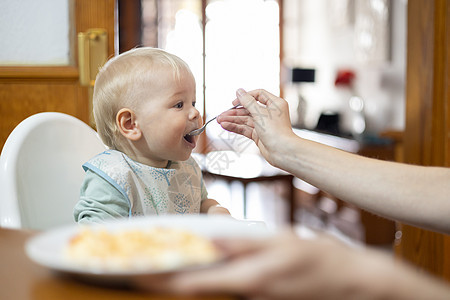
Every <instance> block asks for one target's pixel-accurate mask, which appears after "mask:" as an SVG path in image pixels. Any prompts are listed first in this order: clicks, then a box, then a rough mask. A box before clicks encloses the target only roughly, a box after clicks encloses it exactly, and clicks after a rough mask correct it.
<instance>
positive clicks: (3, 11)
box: [0, 0, 450, 275]
mask: <svg viewBox="0 0 450 300" xmlns="http://www.w3.org/2000/svg"><path fill="white" fill-rule="evenodd" d="M448 11H449V10H448V3H447V2H446V0H429V1H426V0H409V1H408V0H339V1H336V0H315V1H311V0H21V1H14V0H0V15H1V17H0V49H1V51H0V112H1V113H2V117H1V118H0V147H2V146H3V144H4V142H5V141H6V138H7V137H8V135H9V133H10V132H11V131H12V130H13V129H14V127H15V126H16V125H17V124H18V123H20V122H21V121H22V120H24V119H25V118H27V117H28V116H30V115H32V114H35V113H38V112H42V111H59V112H64V113H67V114H70V115H73V116H75V117H77V118H79V119H81V120H83V121H84V122H86V123H88V124H90V125H91V126H93V127H94V128H95V124H93V121H92V117H91V113H90V112H91V104H92V88H93V84H94V83H95V74H96V72H97V70H98V68H99V67H100V66H101V65H102V64H103V63H104V62H105V61H106V60H107V58H108V57H111V56H113V55H116V54H118V53H122V52H124V51H127V50H129V49H132V48H134V47H141V46H152V47H159V48H163V49H166V50H167V51H169V52H172V53H174V54H176V55H178V56H180V57H181V58H183V59H184V60H185V61H186V62H187V63H188V64H189V65H190V67H191V69H192V71H193V73H194V76H195V78H196V82H197V107H198V109H199V110H200V112H201V113H202V116H203V118H204V119H205V120H206V119H209V118H211V117H214V116H216V115H217V114H219V113H221V112H222V111H224V110H226V109H228V108H229V107H231V102H232V101H233V100H234V99H235V91H236V89H238V88H244V89H247V90H251V89H255V88H264V89H266V90H268V91H270V92H271V93H273V94H275V95H279V96H281V97H283V98H285V99H286V100H287V101H288V102H289V106H290V113H291V121H292V125H293V127H294V131H295V133H296V134H298V135H299V136H302V137H304V138H308V139H311V140H315V141H319V142H322V143H325V144H329V145H331V146H333V147H337V148H341V149H343V150H346V151H350V152H354V153H358V154H360V155H365V156H368V157H375V158H379V159H385V160H392V161H399V162H409V163H417V164H433V165H450V163H449V162H448V157H450V156H449V155H448V151H447V150H446V149H448V148H449V147H448V146H446V145H447V144H448V142H449V141H448V139H446V136H447V135H446V133H445V130H444V129H443V128H450V127H449V126H448V124H450V122H448V119H447V115H448V113H447V115H446V114H445V113H446V112H447V111H448V110H446V107H447V106H446V103H447V102H448V97H447V94H446V91H447V90H448V79H447V78H448V76H447V75H446V74H447V73H448V72H447V71H446V70H448V50H447V47H448V33H447V32H448V30H446V28H448V25H447V24H449V22H450V21H449V16H448V14H449V13H448ZM446 26H447V27H446ZM441 62H445V63H441ZM408 70H409V71H408ZM446 72H447V73H446ZM446 76H447V77H446ZM407 78H408V79H407ZM446 80H447V81H446ZM406 99H408V101H407V100H406ZM443 130H444V131H443ZM196 152H197V153H196V154H195V156H196V157H197V158H198V160H199V162H200V164H201V165H202V167H203V170H204V175H205V180H206V181H207V185H208V190H209V193H210V197H211V198H215V199H217V200H218V201H219V202H221V203H222V204H223V205H225V206H227V207H229V208H230V210H231V212H232V214H233V215H234V216H235V217H237V218H248V219H258V220H263V221H265V222H266V223H267V224H268V226H272V227H279V226H283V225H286V224H289V223H290V224H293V225H295V226H299V230H303V229H304V228H313V229H314V230H326V231H328V232H332V233H335V234H336V235H338V236H339V237H342V238H343V239H346V240H349V241H350V242H351V243H366V244H371V245H375V246H379V247H382V248H385V249H387V250H388V251H392V250H393V249H394V248H393V247H392V245H393V244H394V243H395V245H396V249H397V251H398V253H402V254H403V255H404V256H405V257H409V258H410V259H411V260H413V261H414V260H417V261H418V264H421V265H422V266H426V267H428V268H430V269H432V271H433V270H434V272H435V273H439V272H442V268H440V267H439V266H440V265H441V264H440V263H439V260H438V259H436V260H435V261H433V262H430V261H429V260H428V259H427V258H426V257H428V256H425V258H424V255H422V254H423V253H426V251H421V250H420V248H421V247H431V248H433V247H434V246H436V245H437V246H436V249H438V250H436V251H441V250H439V249H442V248H440V246H439V245H443V243H444V242H443V237H439V238H438V237H436V236H435V235H434V234H430V235H428V234H425V233H424V232H423V231H418V230H416V229H411V228H409V227H407V226H402V225H400V224H395V223H394V222H392V221H388V220H385V219H382V218H379V217H377V216H373V215H371V214H369V213H367V212H364V211H361V210H360V209H358V208H356V207H352V206H349V205H347V204H345V203H343V202H342V201H340V200H339V199H337V198H335V197H334V196H333V195H329V194H327V193H325V192H324V191H320V190H318V189H317V188H315V187H314V186H311V185H309V184H308V183H306V182H303V181H301V180H299V179H298V178H292V177H290V176H289V175H288V174H285V173H283V172H281V171H279V170H274V169H273V168H271V167H270V166H268V165H267V164H266V163H264V161H263V160H261V158H260V157H259V155H258V153H259V152H258V150H257V149H256V148H255V146H254V145H253V143H252V142H249V141H248V140H246V139H244V138H242V137H239V136H236V135H234V134H231V133H228V132H225V131H223V130H222V129H221V128H220V126H219V125H218V124H217V123H213V124H211V125H209V127H208V129H207V131H206V134H204V135H202V137H201V141H200V143H199V145H198V147H197V149H196ZM217 153H219V154H217ZM343 176H345V174H343ZM387 192H389V191H387ZM424 240H425V243H424V244H423V243H422V242H423V241H424ZM405 241H406V243H405ZM402 243H403V244H402ZM401 244H402V245H403V246H402V245H401ZM417 245H421V246H420V247H416V246H417ZM427 249H428V248H427ZM433 249H434V248H433ZM431 252H433V251H431ZM444 252H445V251H444ZM433 253H434V252H433ZM439 253H442V251H441V252H439ZM417 257H418V258H417ZM439 257H440V256H439ZM416 258H417V259H416ZM436 262H437V263H436ZM448 274H450V272H447V275H448Z"/></svg>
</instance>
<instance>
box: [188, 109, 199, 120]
mask: <svg viewBox="0 0 450 300" xmlns="http://www.w3.org/2000/svg"><path fill="white" fill-rule="evenodd" d="M199 118H200V112H199V111H198V110H197V109H196V108H195V107H192V109H191V111H190V112H189V119H191V120H195V119H199Z"/></svg>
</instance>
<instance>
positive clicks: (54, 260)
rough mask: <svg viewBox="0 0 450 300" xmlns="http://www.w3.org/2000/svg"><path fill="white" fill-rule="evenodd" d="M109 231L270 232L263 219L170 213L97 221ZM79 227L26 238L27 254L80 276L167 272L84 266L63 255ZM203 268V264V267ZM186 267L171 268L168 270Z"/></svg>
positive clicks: (253, 234) (255, 235) (235, 234)
mask: <svg viewBox="0 0 450 300" xmlns="http://www.w3.org/2000/svg"><path fill="white" fill-rule="evenodd" d="M94 226H100V227H102V228H105V229H106V230H109V231H112V232H114V231H118V230H127V229H129V230H132V229H142V228H151V227H154V226H167V227H172V228H181V229H186V230H190V231H192V232H194V233H196V234H199V235H202V236H205V237H208V238H219V237H235V238H261V237H265V236H267V235H269V234H270V233H269V231H268V229H267V227H266V226H265V224H264V223H263V222H258V221H239V220H235V219H232V218H230V217H225V216H203V215H200V216H198V215H189V216H186V215H185V216H180V215H170V216H152V217H145V218H132V219H130V220H119V221H113V222H110V223H106V224H98V225H94ZM81 228H82V227H81V226H78V225H73V226H67V227H61V228H57V229H52V230H49V231H45V232H43V233H40V234H38V235H37V236H35V237H33V238H31V239H29V240H28V241H27V243H26V244H25V250H26V253H27V255H28V256H29V257H30V258H31V260H33V261H34V262H36V263H38V264H40V265H42V266H45V267H48V268H50V269H52V270H55V271H59V272H64V273H69V274H75V275H81V276H84V277H89V278H90V279H94V280H95V279H100V280H107V281H111V280H115V279H116V280H123V279H126V278H127V277H130V276H142V275H145V276H148V275H151V274H161V273H164V272H168V271H155V270H151V269H149V270H145V269H144V270H104V269H86V268H85V267H81V266H79V265H77V264H75V263H73V262H70V261H69V260H67V258H65V257H64V249H65V247H66V246H67V244H68V242H69V240H70V239H71V238H72V237H73V236H74V235H75V234H77V233H78V232H79V231H80V230H81ZM202 267H205V266H202ZM181 270H185V269H176V270H170V272H174V271H181Z"/></svg>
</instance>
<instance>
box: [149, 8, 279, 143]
mask: <svg viewBox="0 0 450 300" xmlns="http://www.w3.org/2000/svg"><path fill="white" fill-rule="evenodd" d="M142 11H143V15H142V16H143V25H144V27H143V36H142V40H143V44H144V45H145V46H154V47H159V48H163V49H166V50H167V51H169V52H172V53H174V54H176V55H178V56H180V57H181V58H183V59H184V60H185V61H186V62H187V63H188V64H189V65H190V67H191V69H192V71H193V73H194V76H195V78H196V80H197V103H198V109H199V110H200V112H202V111H203V110H204V109H205V110H204V112H205V113H206V119H209V118H211V117H214V116H215V115H217V114H219V113H221V112H222V111H224V110H226V109H228V108H230V107H231V101H232V100H233V99H235V91H236V89H238V88H240V87H242V88H244V89H247V90H250V89H255V88H264V89H267V90H269V91H270V92H272V93H274V94H279V86H280V37H279V6H278V2H277V1H275V0H266V1H264V0H245V1H242V0H210V1H206V0H204V1H201V0H184V1H183V0H170V1H158V0H142ZM202 16H204V17H206V21H205V22H204V23H203V22H202V20H203V17H202ZM156 20H157V21H156ZM203 27H204V30H203ZM203 33H204V36H203ZM156 41H157V44H155V43H156ZM203 53H205V56H203ZM203 86H204V87H205V89H204V88H203ZM202 100H203V101H202ZM203 105H205V106H204V107H203ZM220 132H222V130H221V128H220V126H218V125H217V124H216V125H215V126H214V125H213V126H211V125H210V126H209V127H208V129H207V134H208V136H209V137H210V138H213V139H214V137H215V136H216V137H217V136H218V134H219V133H220Z"/></svg>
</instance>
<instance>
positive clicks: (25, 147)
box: [0, 112, 106, 229]
mask: <svg viewBox="0 0 450 300" xmlns="http://www.w3.org/2000/svg"><path fill="white" fill-rule="evenodd" d="M104 150H106V147H105V146H104V144H103V143H102V141H101V140H100V138H99V136H98V135H97V132H96V131H95V130H94V129H92V128H91V127H89V126H88V125H87V124H85V123H84V122H82V121H80V120H79V119H77V118H75V117H72V116H69V115H66V114H63V113H56V112H44V113H38V114H35V115H33V116H31V117H29V118H27V119H25V120H24V121H22V122H21V123H20V124H19V125H17V127H16V128H15V129H14V130H13V131H12V132H11V134H10V135H9V137H8V139H7V140H6V143H5V145H4V147H3V150H2V153H1V156H0V193H1V194H0V226H1V227H9V228H27V229H48V228H51V227H54V226H59V225H65V224H71V223H75V221H74V218H73V214H72V212H73V207H74V206H75V204H76V202H77V201H78V198H79V192H80V187H81V183H82V181H83V177H84V171H83V169H82V164H83V163H85V162H86V161H87V160H89V159H90V158H91V157H93V156H95V155H96V154H98V153H100V152H102V151H104Z"/></svg>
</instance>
